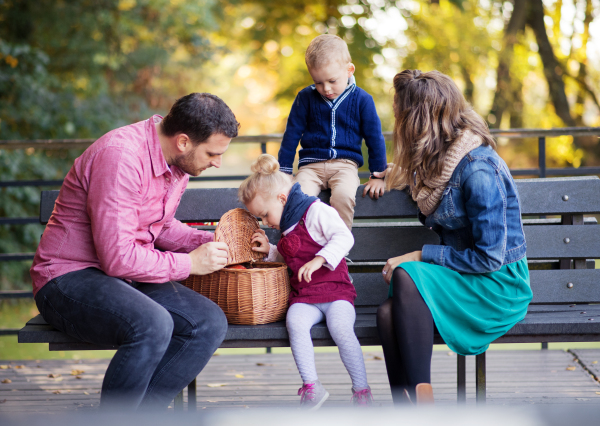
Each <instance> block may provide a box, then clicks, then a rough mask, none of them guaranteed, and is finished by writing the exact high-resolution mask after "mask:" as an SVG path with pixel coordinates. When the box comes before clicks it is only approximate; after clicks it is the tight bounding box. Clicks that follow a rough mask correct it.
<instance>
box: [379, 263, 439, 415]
mask: <svg viewBox="0 0 600 426" xmlns="http://www.w3.org/2000/svg"><path fill="white" fill-rule="evenodd" d="M393 286H394V289H393V290H394V293H393V297H392V298H391V299H387V300H386V301H385V302H383V303H382V304H381V306H380V307H379V309H378V310H377V330H378V332H379V339H380V340H381V345H382V346H383V355H384V356H385V366H386V369H387V374H388V378H389V381H390V387H391V389H392V398H393V400H394V403H395V404H398V403H401V402H404V401H405V398H404V396H403V394H404V390H405V389H406V390H407V391H408V393H409V394H410V396H411V399H412V400H413V401H414V400H415V386H416V385H418V384H419V383H431V353H432V351H433V333H434V328H435V326H434V323H433V317H432V316H431V311H430V310H429V308H428V307H427V304H426V303H425V301H424V300H423V297H421V293H420V292H419V290H418V289H417V286H416V285H415V283H414V281H413V280H412V278H411V277H410V275H409V274H408V273H407V272H406V271H405V270H404V269H402V268H396V269H395V270H394V275H393Z"/></svg>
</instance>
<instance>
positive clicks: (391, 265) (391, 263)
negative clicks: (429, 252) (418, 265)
mask: <svg viewBox="0 0 600 426" xmlns="http://www.w3.org/2000/svg"><path fill="white" fill-rule="evenodd" d="M421 254H422V252H421V250H419V251H413V252H412V253H406V254H403V255H402V256H398V257H392V258H391V259H388V261H387V262H386V263H385V266H384V267H383V271H381V272H382V274H383V279H384V280H385V282H386V283H387V284H388V285H389V284H390V280H391V279H392V274H393V273H394V269H396V267H397V266H398V265H400V264H401V263H404V262H420V261H421V260H422V259H423V258H422V256H421Z"/></svg>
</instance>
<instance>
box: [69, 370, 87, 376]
mask: <svg viewBox="0 0 600 426" xmlns="http://www.w3.org/2000/svg"><path fill="white" fill-rule="evenodd" d="M83 373H85V371H83V370H71V376H79V375H81V374H83Z"/></svg>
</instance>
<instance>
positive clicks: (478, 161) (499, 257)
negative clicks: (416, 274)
mask: <svg viewBox="0 0 600 426" xmlns="http://www.w3.org/2000/svg"><path fill="white" fill-rule="evenodd" d="M419 220H421V222H422V223H423V224H424V225H425V226H427V227H430V228H431V229H433V230H434V231H435V232H436V233H437V234H438V235H439V236H440V240H441V245H429V244H428V245H425V246H423V253H422V255H423V261H424V262H429V263H433V264H436V265H441V266H445V267H447V268H450V269H453V270H455V271H458V272H463V273H471V274H479V273H486V272H492V271H497V270H498V269H500V268H501V267H502V266H503V265H506V264H508V263H512V262H516V261H517V260H520V259H522V258H523V257H525V250H526V248H527V246H526V244H525V235H524V234H523V223H522V221H521V207H520V203H519V194H518V193H517V187H516V185H515V182H514V180H513V179H512V177H511V175H510V172H509V171H508V167H507V166H506V163H505V162H504V160H502V158H500V156H499V155H498V154H497V153H496V151H494V149H493V148H491V147H489V146H486V147H484V146H480V147H479V148H475V149H474V150H472V151H471V152H469V153H468V154H467V155H466V156H465V157H464V158H463V159H462V160H461V161H460V163H458V166H457V167H456V169H455V170H454V173H453V174H452V177H451V178H450V181H449V183H448V186H447V187H446V189H445V191H444V193H443V195H442V200H441V203H440V205H439V206H438V208H437V210H436V211H435V212H433V213H432V214H431V215H429V216H427V217H425V216H424V215H423V214H422V213H420V212H419Z"/></svg>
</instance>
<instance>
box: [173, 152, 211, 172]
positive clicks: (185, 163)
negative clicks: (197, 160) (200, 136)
mask: <svg viewBox="0 0 600 426" xmlns="http://www.w3.org/2000/svg"><path fill="white" fill-rule="evenodd" d="M196 149H198V147H196V148H194V149H193V150H192V151H190V152H188V153H187V154H181V155H178V156H176V157H175V159H174V163H173V164H172V165H173V166H177V167H179V168H180V169H181V170H182V171H183V172H185V173H187V174H188V175H191V176H199V175H200V173H202V171H203V170H204V169H203V168H196V166H195V165H194V156H195V154H196Z"/></svg>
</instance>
